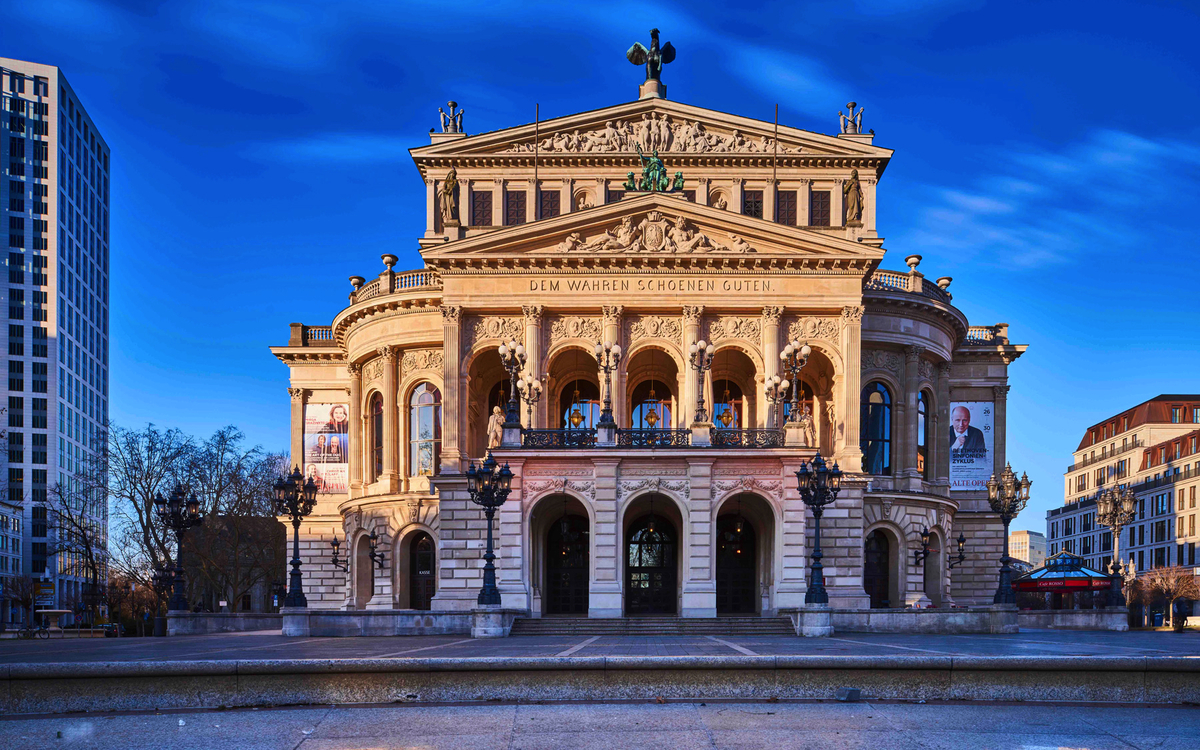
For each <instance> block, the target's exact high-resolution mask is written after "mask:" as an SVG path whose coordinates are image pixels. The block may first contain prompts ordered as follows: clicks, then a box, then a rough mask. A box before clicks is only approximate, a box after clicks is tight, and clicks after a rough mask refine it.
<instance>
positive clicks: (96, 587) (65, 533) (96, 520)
mask: <svg viewBox="0 0 1200 750" xmlns="http://www.w3.org/2000/svg"><path fill="white" fill-rule="evenodd" d="M91 463H93V461H87V462H85V465H84V466H82V467H81V469H80V470H79V471H78V472H77V473H76V474H75V475H73V477H72V478H71V481H70V482H68V483H67V484H66V485H63V484H62V483H61V482H56V483H55V484H54V486H53V487H52V488H51V489H50V491H49V492H48V493H47V497H46V526H47V531H48V535H47V536H48V538H47V544H46V552H47V554H50V555H58V556H60V559H62V556H65V559H66V560H67V561H69V563H70V565H71V567H72V569H71V570H69V571H68V573H69V574H71V575H80V576H82V577H83V578H84V579H85V580H86V583H85V585H84V587H83V591H82V592H81V597H80V598H81V600H82V603H83V604H84V605H86V607H87V610H88V612H89V614H90V615H91V618H92V620H91V621H92V622H94V621H95V620H94V617H95V613H96V608H97V607H98V606H99V605H100V603H101V602H102V601H103V600H104V596H105V586H106V584H107V580H108V529H107V523H106V516H107V514H106V513H105V508H104V500H105V487H104V483H103V477H104V475H103V471H102V469H100V470H97V469H96V468H94V467H91V466H88V465H87V464H91Z"/></svg>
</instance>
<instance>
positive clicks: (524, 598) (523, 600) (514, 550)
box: [467, 458, 532, 609]
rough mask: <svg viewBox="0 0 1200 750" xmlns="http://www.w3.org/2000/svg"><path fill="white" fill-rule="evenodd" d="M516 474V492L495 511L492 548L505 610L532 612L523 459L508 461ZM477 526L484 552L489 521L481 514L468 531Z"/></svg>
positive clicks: (514, 487) (514, 474) (469, 524)
mask: <svg viewBox="0 0 1200 750" xmlns="http://www.w3.org/2000/svg"><path fill="white" fill-rule="evenodd" d="M506 463H507V464H508V466H509V468H510V469H511V470H512V473H513V477H514V479H513V489H512V493H511V494H509V496H508V500H507V502H505V503H504V505H501V506H500V509H499V510H497V511H496V517H495V521H494V525H493V527H492V533H493V544H494V545H495V551H496V586H497V587H498V588H499V589H500V598H501V601H502V602H503V605H504V606H505V607H513V608H516V609H529V608H530V606H531V604H532V600H531V597H530V594H531V593H532V592H531V591H529V589H528V588H527V587H526V584H525V575H524V571H525V563H526V560H525V552H526V545H525V544H524V537H525V534H524V532H523V531H522V526H523V519H524V518H525V513H524V510H523V507H524V505H525V489H524V488H525V477H524V474H525V469H524V462H523V461H521V460H520V459H516V458H510V459H507V460H506ZM473 525H477V526H478V528H479V532H480V539H482V540H483V549H486V547H487V517H486V516H485V515H484V514H483V512H482V511H480V512H479V520H478V521H471V520H468V521H467V528H468V529H470V528H472V526H473ZM479 554H480V558H481V560H480V563H479V565H480V576H481V578H482V575H483V570H482V568H483V561H482V556H483V550H482V549H481V551H480V553H479Z"/></svg>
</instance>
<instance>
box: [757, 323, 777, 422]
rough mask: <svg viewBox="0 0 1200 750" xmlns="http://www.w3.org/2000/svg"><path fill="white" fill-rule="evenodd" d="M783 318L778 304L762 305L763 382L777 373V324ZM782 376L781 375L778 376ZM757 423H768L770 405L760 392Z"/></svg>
mask: <svg viewBox="0 0 1200 750" xmlns="http://www.w3.org/2000/svg"><path fill="white" fill-rule="evenodd" d="M782 320H783V308H782V307H778V306H772V307H764V308H763V310H762V342H761V346H762V353H763V373H762V374H763V382H764V383H765V382H766V381H767V380H769V379H770V378H772V377H774V376H776V375H779V324H780V322H781V321H782ZM780 377H782V376H780ZM757 398H758V403H759V404H761V406H760V408H759V410H758V423H759V425H760V426H762V427H766V426H767V425H768V424H769V423H770V418H769V414H770V413H771V405H770V404H769V403H767V397H766V395H765V394H763V393H762V392H761V390H760V392H759V393H758V394H757Z"/></svg>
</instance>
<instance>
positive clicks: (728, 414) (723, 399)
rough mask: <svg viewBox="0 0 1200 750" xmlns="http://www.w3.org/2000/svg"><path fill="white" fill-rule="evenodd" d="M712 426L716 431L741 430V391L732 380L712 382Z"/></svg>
mask: <svg viewBox="0 0 1200 750" xmlns="http://www.w3.org/2000/svg"><path fill="white" fill-rule="evenodd" d="M712 394H713V399H714V402H715V403H713V407H712V416H713V424H714V425H716V427H717V429H721V428H725V429H729V430H739V429H741V428H742V389H741V387H740V386H739V385H738V384H737V383H735V382H733V381H732V380H726V379H722V380H714V381H713V388H712Z"/></svg>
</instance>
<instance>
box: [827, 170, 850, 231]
mask: <svg viewBox="0 0 1200 750" xmlns="http://www.w3.org/2000/svg"><path fill="white" fill-rule="evenodd" d="M845 183H846V181H845V180H841V179H838V180H834V181H833V190H832V191H830V195H829V226H831V227H841V226H845V222H846V217H845V216H843V215H842V214H843V213H845V211H846V207H845V200H844V198H843V196H842V185H844V184H845Z"/></svg>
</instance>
